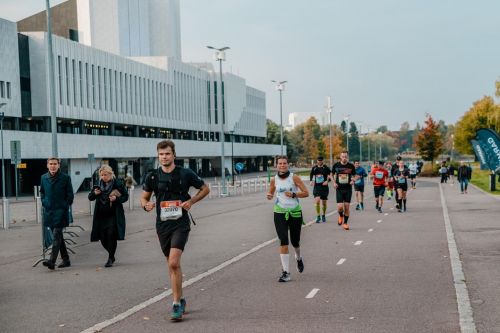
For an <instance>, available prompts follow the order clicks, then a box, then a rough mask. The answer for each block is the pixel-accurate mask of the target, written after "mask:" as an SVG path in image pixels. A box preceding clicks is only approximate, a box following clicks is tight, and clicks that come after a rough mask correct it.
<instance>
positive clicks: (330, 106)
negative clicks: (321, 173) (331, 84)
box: [326, 96, 333, 168]
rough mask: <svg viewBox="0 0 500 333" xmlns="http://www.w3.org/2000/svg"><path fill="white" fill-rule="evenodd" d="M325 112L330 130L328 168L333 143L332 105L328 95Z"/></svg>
mask: <svg viewBox="0 0 500 333" xmlns="http://www.w3.org/2000/svg"><path fill="white" fill-rule="evenodd" d="M326 112H327V113H328V128H329V130H330V168H331V167H332V165H333V144H332V113H333V105H332V98H331V97H330V96H328V97H327V98H326Z"/></svg>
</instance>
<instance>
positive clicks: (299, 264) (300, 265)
mask: <svg viewBox="0 0 500 333" xmlns="http://www.w3.org/2000/svg"><path fill="white" fill-rule="evenodd" d="M297 271H298V272H299V273H302V272H303V271H304V262H303V261H302V258H300V259H297Z"/></svg>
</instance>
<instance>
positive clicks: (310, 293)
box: [306, 288, 319, 298]
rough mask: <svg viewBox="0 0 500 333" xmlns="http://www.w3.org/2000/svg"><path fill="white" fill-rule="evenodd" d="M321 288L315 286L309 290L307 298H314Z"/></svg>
mask: <svg viewBox="0 0 500 333" xmlns="http://www.w3.org/2000/svg"><path fill="white" fill-rule="evenodd" d="M318 291H319V289H318V288H314V289H313V290H311V291H310V292H309V294H307V296H306V298H313V297H314V296H316V294H317V293H318Z"/></svg>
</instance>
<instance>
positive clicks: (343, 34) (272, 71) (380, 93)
mask: <svg viewBox="0 0 500 333" xmlns="http://www.w3.org/2000/svg"><path fill="white" fill-rule="evenodd" d="M60 2H62V1H52V3H54V4H57V3H60ZM44 5H45V1H43V0H22V1H19V0H0V17H2V18H6V19H9V20H12V21H17V20H19V19H21V18H23V17H25V16H28V15H31V14H33V13H36V12H38V11H40V10H42V9H43V8H44ZM499 13H500V1H498V0H478V1H470V0H439V1H436V0H355V1H350V0H349V1H348V0H311V1H299V0H272V1H270V0H252V1H250V0H210V1H204V0H181V30H182V55H183V60H184V61H187V62H191V61H193V62H205V61H212V54H211V52H210V51H209V50H207V49H206V48H205V46H206V45H213V46H230V47H231V50H229V51H228V52H227V62H226V63H224V69H225V70H228V71H232V72H233V73H235V74H239V75H241V76H243V77H244V78H246V80H247V84H248V85H250V86H253V87H255V88H258V89H261V90H264V91H265V92H266V96H267V114H268V118H271V119H273V120H274V121H279V95H278V92H276V91H275V90H274V86H273V84H272V83H271V82H270V80H273V79H275V80H288V81H289V83H288V84H287V86H286V91H285V92H284V95H283V102H284V103H283V112H284V119H285V120H286V119H288V118H287V115H288V113H289V112H322V111H324V105H325V104H326V96H328V95H330V96H332V100H333V104H334V120H335V121H339V120H340V119H341V118H343V116H344V115H346V114H350V115H351V119H353V120H356V121H362V122H363V123H364V124H365V127H366V126H368V125H370V126H371V127H372V128H375V127H377V126H379V125H381V124H387V125H388V126H389V128H390V129H399V126H400V124H401V123H402V122H403V121H409V122H410V123H411V125H412V126H414V125H415V123H416V122H417V121H420V122H422V120H423V119H424V115H425V113H426V112H428V113H430V114H432V115H433V116H434V117H435V118H437V119H443V120H445V121H446V122H447V123H454V122H455V121H457V120H458V119H459V117H460V116H461V115H462V114H463V113H464V112H465V111H467V110H468V109H469V107H470V106H471V104H472V103H473V102H474V101H475V100H477V99H479V98H481V97H482V96H483V95H493V91H494V82H495V80H497V79H498V78H499V76H500V19H499V16H498V15H499Z"/></svg>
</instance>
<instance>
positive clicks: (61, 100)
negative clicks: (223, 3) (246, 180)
mask: <svg viewBox="0 0 500 333" xmlns="http://www.w3.org/2000/svg"><path fill="white" fill-rule="evenodd" d="M132 11H133V12H134V14H139V15H135V17H137V18H136V19H131V17H132V15H131V16H130V18H128V15H126V13H127V12H128V13H131V12H132ZM51 12H52V17H53V29H54V33H55V34H56V35H55V36H53V53H54V65H55V66H54V77H55V95H56V113H57V132H58V135H57V136H58V143H59V148H58V150H59V157H61V158H62V159H63V162H64V163H63V167H64V168H65V170H67V171H68V172H69V173H70V175H71V177H72V180H73V185H74V187H75V189H77V188H79V187H80V186H81V185H82V184H83V186H85V184H86V182H87V181H88V179H89V178H90V173H91V170H90V169H91V168H92V169H95V168H96V167H97V166H98V164H100V163H108V164H110V165H111V166H112V167H113V168H114V169H115V172H116V173H117V174H118V176H121V177H123V176H124V175H125V173H132V174H133V175H134V178H136V179H142V176H143V175H144V174H145V172H146V171H147V170H148V169H151V168H154V167H155V165H156V159H155V157H156V143H157V142H159V141H160V140H161V139H162V138H170V139H174V140H175V142H176V145H177V158H178V161H177V163H180V164H183V165H185V166H187V167H190V168H192V169H193V170H195V171H197V172H199V173H200V174H201V175H202V176H210V175H220V174H221V163H220V155H221V151H220V150H221V144H220V140H221V139H222V138H220V137H219V133H220V127H221V125H220V123H221V121H222V123H223V124H224V132H225V135H224V140H225V157H226V159H225V161H224V164H225V165H224V167H226V168H228V169H229V170H231V169H232V168H231V153H232V151H231V147H232V145H231V140H234V145H233V147H234V157H235V158H234V161H235V163H236V162H240V161H241V162H244V163H246V165H247V169H248V170H249V171H255V170H265V169H266V168H267V165H268V164H267V160H268V159H271V158H272V156H274V155H277V154H279V152H280V146H279V145H267V144H265V137H266V109H265V98H266V96H265V93H264V92H263V91H260V90H258V89H255V88H252V87H249V86H247V85H246V81H245V79H244V78H242V77H239V76H236V75H233V74H230V73H224V75H223V79H224V82H223V86H222V89H221V87H219V84H218V78H219V73H218V72H214V70H213V67H212V65H211V64H188V63H183V62H182V61H181V53H180V37H179V36H180V32H179V29H180V28H179V26H180V24H179V20H180V18H179V1H178V0H140V1H139V0H69V1H66V2H64V3H62V4H60V5H58V6H55V7H54V8H53V10H52V11H51ZM45 15H46V14H45V12H42V13H38V14H35V15H33V16H31V17H29V18H26V19H24V20H21V21H20V22H18V24H17V28H16V23H13V22H9V21H7V20H4V19H0V103H6V105H5V106H4V107H2V108H1V110H0V111H1V112H4V113H5V119H4V122H3V124H4V152H5V157H6V159H7V162H6V166H7V168H6V176H7V184H6V185H7V189H8V190H7V191H8V194H9V195H10V194H12V193H13V189H14V176H13V174H14V167H13V166H12V165H11V164H10V161H9V160H8V159H9V158H10V154H9V152H10V141H11V140H19V141H21V152H22V154H21V155H22V156H21V157H22V160H23V162H26V164H27V169H23V170H20V171H21V181H20V182H21V189H22V191H23V192H25V193H31V191H32V189H33V185H37V184H38V182H39V176H40V174H41V173H43V172H45V171H46V167H45V164H46V158H47V157H48V156H50V155H51V134H50V110H49V107H48V101H49V99H48V96H49V95H48V73H49V72H48V61H47V54H48V52H47V34H46V32H44V31H45V30H46V25H45V23H44V22H45V21H44V20H45ZM146 22H147V23H146ZM146 26H147V27H146ZM18 31H22V32H19V33H18ZM202 47H203V46H200V48H202ZM221 93H222V95H223V97H224V103H223V105H222V108H221V106H220V105H218V100H219V98H220V94H221ZM220 109H221V111H222V119H220V117H219V110H220ZM231 133H233V134H234V136H233V135H231ZM89 154H93V156H94V157H95V162H93V165H92V166H91V165H89ZM90 160H92V161H93V159H92V158H90Z"/></svg>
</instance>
